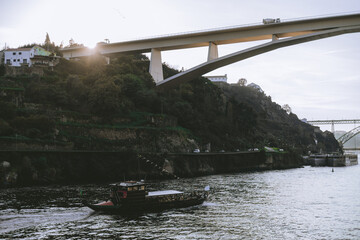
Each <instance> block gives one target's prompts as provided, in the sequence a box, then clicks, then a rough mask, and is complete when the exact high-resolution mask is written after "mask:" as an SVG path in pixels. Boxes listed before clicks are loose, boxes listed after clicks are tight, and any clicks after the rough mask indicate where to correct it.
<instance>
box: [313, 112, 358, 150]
mask: <svg viewBox="0 0 360 240" xmlns="http://www.w3.org/2000/svg"><path fill="white" fill-rule="evenodd" d="M307 122H308V123H310V124H312V125H329V124H331V131H332V132H333V133H334V132H335V124H354V125H355V124H359V123H360V119H342V120H313V121H307ZM359 133H360V126H358V127H355V128H354V129H352V130H350V131H349V132H347V133H345V134H344V135H342V136H340V137H339V138H338V139H337V140H338V142H339V143H340V144H342V145H344V144H345V143H346V142H348V141H349V140H350V139H351V138H353V137H355V136H356V135H358V134H359ZM354 150H360V148H355V149H354Z"/></svg>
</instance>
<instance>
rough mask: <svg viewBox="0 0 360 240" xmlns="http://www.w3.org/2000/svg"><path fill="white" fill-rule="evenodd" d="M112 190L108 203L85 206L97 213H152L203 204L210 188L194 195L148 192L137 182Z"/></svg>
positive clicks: (176, 192) (167, 191)
mask: <svg viewBox="0 0 360 240" xmlns="http://www.w3.org/2000/svg"><path fill="white" fill-rule="evenodd" d="M110 189H111V192H110V199H109V200H108V201H104V202H101V203H97V204H90V203H87V202H85V203H84V204H85V205H86V206H88V207H89V208H91V209H93V210H95V211H101V212H106V213H116V214H121V213H133V212H148V211H150V212H151V211H159V210H164V209H169V208H182V207H189V206H194V205H199V204H202V203H203V202H204V201H205V199H206V198H207V196H208V192H209V187H206V188H205V190H204V191H200V192H192V193H184V192H180V191H175V190H165V191H154V192H147V191H146V185H145V183H144V182H135V181H128V182H122V183H115V184H111V185H110Z"/></svg>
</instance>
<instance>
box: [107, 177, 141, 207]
mask: <svg viewBox="0 0 360 240" xmlns="http://www.w3.org/2000/svg"><path fill="white" fill-rule="evenodd" d="M110 187H111V192H110V198H111V200H112V202H113V203H114V204H117V203H120V202H128V201H129V202H130V201H131V202H132V203H135V202H139V201H144V200H145V195H146V192H145V183H144V182H136V181H128V182H121V183H114V184H111V185H110Z"/></svg>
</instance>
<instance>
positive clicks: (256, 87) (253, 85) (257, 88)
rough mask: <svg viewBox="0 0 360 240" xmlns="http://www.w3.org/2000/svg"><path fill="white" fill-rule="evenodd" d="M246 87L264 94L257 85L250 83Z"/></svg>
mask: <svg viewBox="0 0 360 240" xmlns="http://www.w3.org/2000/svg"><path fill="white" fill-rule="evenodd" d="M247 86H248V87H251V88H254V89H256V90H258V91H259V92H262V93H263V92H264V91H263V90H262V89H261V87H260V86H259V85H257V84H255V83H250V84H248V85H247Z"/></svg>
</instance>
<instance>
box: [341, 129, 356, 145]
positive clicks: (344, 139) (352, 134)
mask: <svg viewBox="0 0 360 240" xmlns="http://www.w3.org/2000/svg"><path fill="white" fill-rule="evenodd" d="M359 133H360V126H358V127H356V128H354V129H352V130H350V131H349V132H347V133H345V134H344V135H342V136H340V137H339V138H338V139H337V140H338V142H339V143H340V144H341V145H343V146H344V144H345V143H346V142H348V141H349V140H350V139H352V138H353V137H355V136H356V135H358V134H359Z"/></svg>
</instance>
